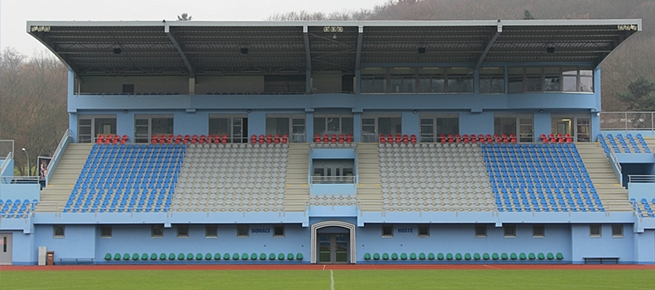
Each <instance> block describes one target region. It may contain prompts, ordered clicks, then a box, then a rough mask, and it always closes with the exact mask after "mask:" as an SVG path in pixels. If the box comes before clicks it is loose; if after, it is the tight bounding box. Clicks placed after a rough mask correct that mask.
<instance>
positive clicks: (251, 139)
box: [250, 134, 257, 144]
mask: <svg viewBox="0 0 655 290" xmlns="http://www.w3.org/2000/svg"><path fill="white" fill-rule="evenodd" d="M250 143H251V144H255V143H257V135H255V134H252V136H250Z"/></svg>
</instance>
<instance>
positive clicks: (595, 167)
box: [576, 143, 632, 211]
mask: <svg viewBox="0 0 655 290" xmlns="http://www.w3.org/2000/svg"><path fill="white" fill-rule="evenodd" d="M576 147H577V148H578V152H579V153H580V157H581V158H582V162H584V165H585V168H586V169H587V172H588V173H589V177H591V181H592V182H593V183H594V188H596V192H598V196H599V197H600V200H601V202H602V203H603V206H604V207H605V210H606V211H632V206H631V205H630V202H629V200H628V190H627V189H625V188H623V186H621V184H619V179H618V178H617V177H616V174H615V173H614V170H613V169H612V166H611V165H610V162H609V160H608V159H607V156H605V153H604V152H603V148H602V147H601V146H600V145H598V143H577V144H576Z"/></svg>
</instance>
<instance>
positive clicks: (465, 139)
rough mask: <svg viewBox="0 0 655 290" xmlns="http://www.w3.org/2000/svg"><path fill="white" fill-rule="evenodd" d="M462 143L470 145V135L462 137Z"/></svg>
mask: <svg viewBox="0 0 655 290" xmlns="http://www.w3.org/2000/svg"><path fill="white" fill-rule="evenodd" d="M462 142H464V143H468V142H469V135H468V134H464V135H462Z"/></svg>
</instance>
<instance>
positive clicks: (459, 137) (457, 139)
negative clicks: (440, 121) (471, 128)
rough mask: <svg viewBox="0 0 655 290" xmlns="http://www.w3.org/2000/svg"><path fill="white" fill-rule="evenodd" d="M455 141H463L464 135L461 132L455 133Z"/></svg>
mask: <svg viewBox="0 0 655 290" xmlns="http://www.w3.org/2000/svg"><path fill="white" fill-rule="evenodd" d="M455 142H457V143H459V142H462V137H461V136H460V135H459V134H455Z"/></svg>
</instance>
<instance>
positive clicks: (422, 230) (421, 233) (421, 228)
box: [418, 225, 430, 238]
mask: <svg viewBox="0 0 655 290" xmlns="http://www.w3.org/2000/svg"><path fill="white" fill-rule="evenodd" d="M418 237H419V238H428V237H430V226H429V225H418Z"/></svg>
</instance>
